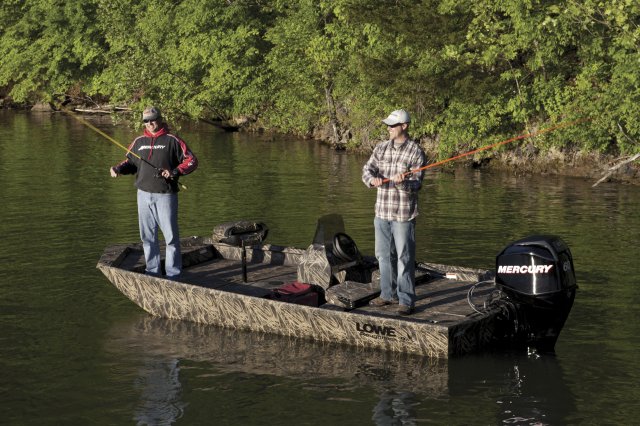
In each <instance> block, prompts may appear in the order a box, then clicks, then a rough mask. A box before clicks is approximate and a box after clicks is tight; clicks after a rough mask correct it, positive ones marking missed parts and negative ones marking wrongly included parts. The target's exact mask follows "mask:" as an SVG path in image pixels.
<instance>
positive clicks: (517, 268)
mask: <svg viewBox="0 0 640 426" xmlns="http://www.w3.org/2000/svg"><path fill="white" fill-rule="evenodd" d="M551 268H553V265H500V266H499V267H498V273H499V274H548V273H549V271H550V270H551Z"/></svg>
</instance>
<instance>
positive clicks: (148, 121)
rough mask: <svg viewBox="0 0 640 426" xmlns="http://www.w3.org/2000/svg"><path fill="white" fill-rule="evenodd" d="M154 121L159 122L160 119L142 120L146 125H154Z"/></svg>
mask: <svg viewBox="0 0 640 426" xmlns="http://www.w3.org/2000/svg"><path fill="white" fill-rule="evenodd" d="M154 121H158V119H156V118H154V119H153V120H142V122H143V123H144V124H147V123H153V122H154Z"/></svg>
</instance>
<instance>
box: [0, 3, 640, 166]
mask: <svg viewBox="0 0 640 426" xmlns="http://www.w3.org/2000/svg"><path fill="white" fill-rule="evenodd" d="M0 20H1V22H2V23H3V25H2V26H1V27H0V35H1V37H0V55H2V58H3V61H2V62H0V87H3V93H6V94H8V97H9V98H10V99H11V100H13V101H15V102H35V101H39V100H47V101H59V100H60V99H61V98H62V97H64V96H74V97H83V98H84V99H107V100H109V101H111V102H113V103H119V104H128V105H131V106H132V107H133V108H134V109H140V108H141V107H142V106H143V105H145V104H148V103H157V104H160V105H161V106H163V108H164V109H165V110H167V111H168V112H169V113H170V114H173V115H178V114H180V115H184V116H188V117H190V118H192V119H197V118H225V119H226V118H232V117H238V116H247V117H251V118H252V119H254V120H257V121H258V122H259V123H261V124H262V125H263V126H266V127H270V128H274V129H278V130H282V131H288V132H295V133H298V134H308V133H310V132H311V131H312V130H313V129H314V128H317V127H318V126H324V125H326V126H331V127H332V128H333V131H334V133H333V137H334V138H335V139H336V140H338V139H340V140H342V141H347V142H348V143H349V144H350V145H352V146H355V145H359V144H363V143H364V144H366V143H367V142H368V141H369V140H375V139H377V138H378V137H379V136H380V135H381V133H382V131H383V130H384V129H382V128H381V126H380V121H379V120H380V118H382V117H383V116H384V115H386V113H388V111H389V110H391V109H395V108H400V107H402V108H405V109H407V110H409V111H410V112H411V113H412V116H413V117H414V120H413V125H412V131H413V133H414V135H416V136H420V137H423V138H425V139H430V140H433V141H438V149H439V150H440V152H441V155H443V156H445V155H449V154H452V153H455V152H458V151H460V150H464V149H472V148H474V147H477V146H480V145H485V144H487V143H489V142H491V141H495V140H497V139H499V138H501V137H509V136H513V135H514V134H517V133H524V132H534V131H536V130H537V129H541V128H544V127H547V126H549V125H551V124H553V123H558V122H562V121H568V120H574V119H577V118H586V117H588V118H590V121H589V122H587V123H584V124H581V125H579V126H574V127H571V128H566V129H564V130H563V131H562V132H555V133H547V134H545V135H544V136H541V137H539V138H536V141H535V143H536V145H537V146H538V147H539V148H542V149H544V148H546V147H551V146H556V147H560V148H562V147H567V146H569V145H571V146H572V147H576V148H578V149H583V150H589V151H605V150H611V151H616V152H621V153H628V152H633V151H637V149H638V147H636V146H634V142H633V141H635V140H638V139H639V138H640V121H639V120H638V119H637V118H638V117H640V72H639V71H638V70H639V69H640V3H639V2H637V1H636V0H562V1H560V0H499V1H495V0H473V1H472V0H455V1H454V0H418V1H416V0H413V1H409V0H378V1H370V0H298V1H294V2H291V1H285V0H157V1H154V2H141V1H140V0H131V1H129V0H127V1H125V0H84V1H79V0H71V1H63V0H24V1H19V0H6V1H4V2H3V3H2V4H1V5H0Z"/></svg>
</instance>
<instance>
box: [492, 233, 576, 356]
mask: <svg viewBox="0 0 640 426" xmlns="http://www.w3.org/2000/svg"><path fill="white" fill-rule="evenodd" d="M496 285H497V287H498V288H499V289H500V290H502V292H503V293H505V294H506V295H507V298H508V300H510V301H511V302H512V303H513V304H514V308H515V314H516V315H517V324H516V325H517V327H516V328H517V332H516V339H518V340H524V341H525V343H526V344H528V345H532V346H534V347H536V348H537V349H538V350H539V351H542V352H551V351H553V349H554V347H555V344H556V340H557V339H558V336H559V335H560V331H561V330H562V327H563V326H564V323H565V321H566V319H567V317H568V316H569V312H570V311H571V307H572V306H573V300H574V298H575V294H576V289H577V287H578V286H577V285H576V278H575V273H574V269H573V258H572V256H571V251H570V250H569V247H567V245H566V244H565V242H564V241H563V240H562V239H561V238H559V237H557V236H552V235H535V236H530V237H527V238H524V239H521V240H518V241H515V242H513V243H511V244H510V245H509V246H507V247H506V248H505V249H504V250H502V252H501V253H500V254H499V255H498V256H497V257H496Z"/></svg>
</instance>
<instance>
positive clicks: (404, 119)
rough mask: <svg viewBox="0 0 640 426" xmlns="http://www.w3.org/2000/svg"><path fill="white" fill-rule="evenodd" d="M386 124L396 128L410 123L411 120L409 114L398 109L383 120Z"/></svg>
mask: <svg viewBox="0 0 640 426" xmlns="http://www.w3.org/2000/svg"><path fill="white" fill-rule="evenodd" d="M382 122H383V123H384V124H386V125H387V126H395V125H396V124H401V123H410V122H411V118H410V117H409V113H408V112H407V111H405V110H403V109H397V110H395V111H393V112H392V113H391V114H389V116H388V117H387V118H385V119H384V120H382Z"/></svg>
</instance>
